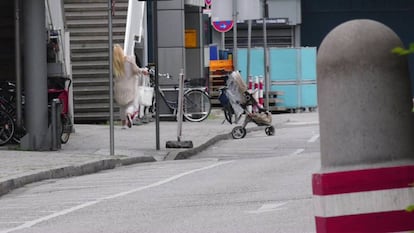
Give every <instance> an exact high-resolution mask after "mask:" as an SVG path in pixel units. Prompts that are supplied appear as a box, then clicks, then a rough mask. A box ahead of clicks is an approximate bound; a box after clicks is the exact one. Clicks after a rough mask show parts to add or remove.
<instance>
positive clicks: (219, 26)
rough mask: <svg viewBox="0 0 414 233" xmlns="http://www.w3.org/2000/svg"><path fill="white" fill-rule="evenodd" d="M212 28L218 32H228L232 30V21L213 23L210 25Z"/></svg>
mask: <svg viewBox="0 0 414 233" xmlns="http://www.w3.org/2000/svg"><path fill="white" fill-rule="evenodd" d="M212 24H213V28H214V29H216V31H218V32H228V31H230V30H231V29H232V28H233V25H234V22H233V20H225V21H215V22H213V23H212Z"/></svg>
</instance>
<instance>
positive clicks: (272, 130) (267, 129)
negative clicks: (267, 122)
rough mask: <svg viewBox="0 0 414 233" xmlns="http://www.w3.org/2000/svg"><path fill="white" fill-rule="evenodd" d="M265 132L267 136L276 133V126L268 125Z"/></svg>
mask: <svg viewBox="0 0 414 233" xmlns="http://www.w3.org/2000/svg"><path fill="white" fill-rule="evenodd" d="M265 132H266V135H267V136H272V135H274V134H275V127H273V126H269V127H266V129H265Z"/></svg>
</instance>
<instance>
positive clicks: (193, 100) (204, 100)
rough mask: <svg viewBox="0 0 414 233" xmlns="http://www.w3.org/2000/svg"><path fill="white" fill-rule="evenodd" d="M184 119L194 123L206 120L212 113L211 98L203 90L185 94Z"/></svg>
mask: <svg viewBox="0 0 414 233" xmlns="http://www.w3.org/2000/svg"><path fill="white" fill-rule="evenodd" d="M183 110H184V118H185V119H186V120H188V121H192V122H200V121H203V120H205V119H206V118H207V117H208V116H209V115H210V112H211V102H210V97H209V96H208V95H207V94H206V93H205V92H204V91H201V90H190V91H188V92H186V93H184V100H183Z"/></svg>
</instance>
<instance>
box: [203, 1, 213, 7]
mask: <svg viewBox="0 0 414 233" xmlns="http://www.w3.org/2000/svg"><path fill="white" fill-rule="evenodd" d="M211 1H213V0H205V1H204V2H205V3H206V5H207V6H210V5H211Z"/></svg>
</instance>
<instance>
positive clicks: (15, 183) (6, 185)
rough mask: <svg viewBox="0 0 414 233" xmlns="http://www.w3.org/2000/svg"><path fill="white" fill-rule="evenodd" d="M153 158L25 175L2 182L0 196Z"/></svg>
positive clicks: (119, 160)
mask: <svg viewBox="0 0 414 233" xmlns="http://www.w3.org/2000/svg"><path fill="white" fill-rule="evenodd" d="M155 161H156V160H155V159H154V157H152V156H144V157H131V158H122V159H121V158H119V159H104V160H99V161H93V162H88V163H85V164H81V165H72V166H66V167H60V168H55V169H51V170H46V171H41V172H38V173H34V174H29V175H25V176H22V177H18V178H13V179H9V180H6V181H3V182H0V196H2V195H4V194H6V193H8V192H10V191H11V190H13V189H17V188H20V187H22V186H24V185H27V184H30V183H34V182H39V181H42V180H47V179H58V178H65V177H71V176H81V175H86V174H91V173H96V172H99V171H102V170H108V169H114V168H116V167H120V166H127V165H131V164H135V163H145V162H155Z"/></svg>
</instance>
